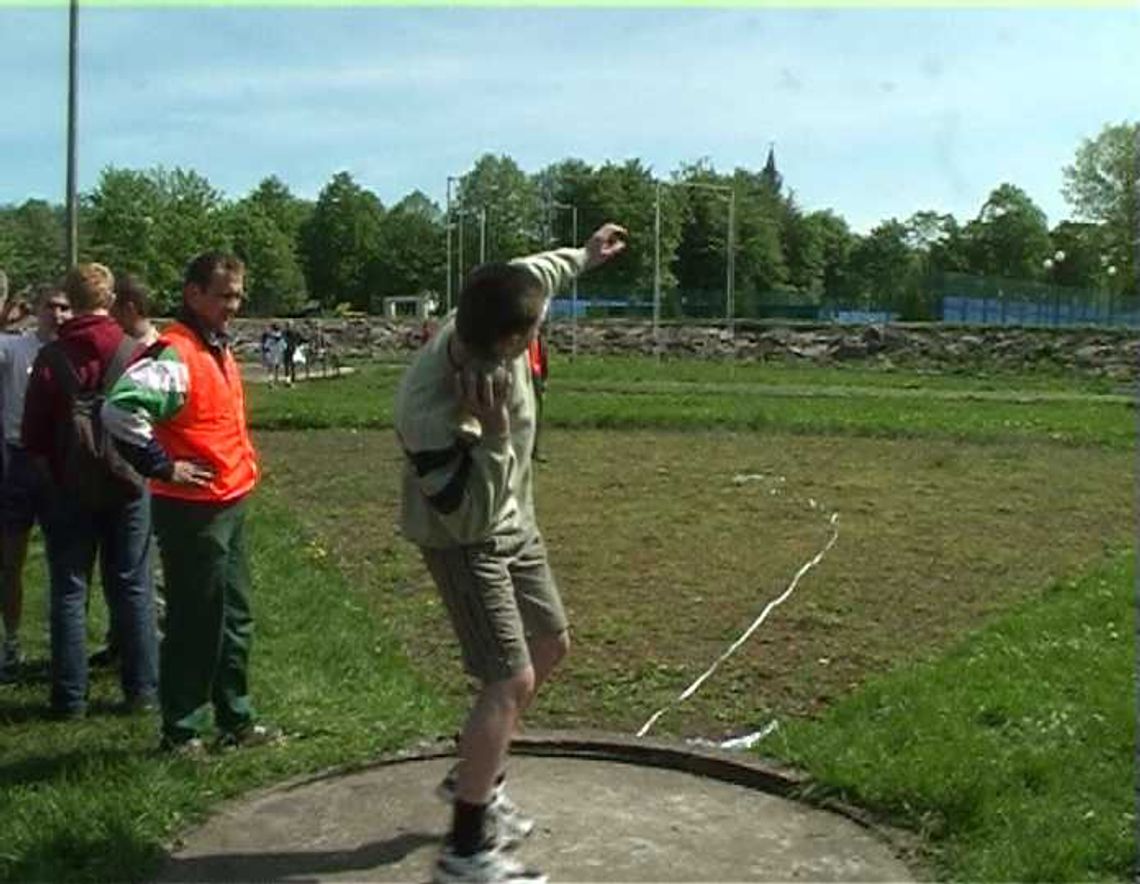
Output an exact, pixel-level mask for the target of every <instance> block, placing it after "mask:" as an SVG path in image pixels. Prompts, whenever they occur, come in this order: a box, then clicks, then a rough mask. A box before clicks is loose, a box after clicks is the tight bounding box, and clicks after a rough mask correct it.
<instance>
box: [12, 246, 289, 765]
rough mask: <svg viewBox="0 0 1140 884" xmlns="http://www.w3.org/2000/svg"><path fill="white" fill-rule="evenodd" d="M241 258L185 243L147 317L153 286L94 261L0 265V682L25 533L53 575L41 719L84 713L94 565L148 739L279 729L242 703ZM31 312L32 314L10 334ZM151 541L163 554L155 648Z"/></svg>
mask: <svg viewBox="0 0 1140 884" xmlns="http://www.w3.org/2000/svg"><path fill="white" fill-rule="evenodd" d="M244 279H245V268H244V266H243V264H242V262H241V261H240V260H239V259H237V258H235V257H233V256H230V255H225V254H222V253H216V252H210V253H205V254H202V255H199V256H198V257H196V258H195V259H194V260H193V261H191V262H190V264H189V265H188V267H187V269H186V274H185V277H184V282H183V288H182V300H181V307H180V309H179V311H178V315H177V316H176V318H175V320H174V321H173V322H171V323H169V324H168V325H167V326H166V327H164V328H163V329H162V331H161V332H159V331H158V330H157V329H156V328H155V327H154V325H153V324H152V323H151V321H150V318H149V315H150V295H149V292H148V290H147V288H146V286H145V285H143V284H142V283H141V282H140V281H139V280H137V279H134V278H133V277H131V276H127V275H124V276H120V277H119V278H118V279H116V277H115V275H114V274H113V273H112V272H111V270H109V269H108V268H107V267H105V266H103V265H101V264H95V263H84V264H78V265H76V266H75V267H73V268H71V270H69V271H68V273H67V274H66V275H65V277H64V278H63V279H62V280H61V281H60V282H59V283H49V284H44V285H41V286H40V287H38V288H37V289H35V290H34V291H32V292H24V293H21V295H20V296H13V297H9V294H8V291H7V279H6V277H4V276H3V274H2V272H0V301H2V307H0V332H3V333H2V334H0V415H2V423H3V434H4V439H3V442H4V446H3V462H2V467H3V472H2V476H0V537H2V545H0V564H2V578H3V580H2V589H3V613H4V643H3V652H2V655H0V681H4V682H12V681H17V680H20V678H21V676H22V674H23V670H24V668H25V659H24V655H23V653H22V651H21V642H20V639H21V627H22V625H23V624H22V620H23V598H24V587H23V572H24V567H25V559H26V557H27V550H28V541H29V536H30V532H31V530H32V528H33V527H34V526H36V525H38V526H39V527H40V529H41V531H42V533H43V537H44V542H45V543H44V546H45V552H46V559H47V570H48V583H49V592H48V607H49V615H48V620H49V624H50V644H51V652H50V678H49V681H50V694H49V698H48V699H49V708H50V712H51V714H52V715H53V716H55V717H58V718H62V719H78V718H83V717H85V716H86V715H87V714H88V712H89V703H88V701H89V677H88V676H89V664H90V660H89V657H88V654H87V647H86V636H87V628H86V619H87V610H88V589H89V587H90V584H91V581H92V576H93V574H94V570H95V566H96V563H98V566H99V575H100V579H101V583H102V586H103V593H104V597H105V599H106V603H107V607H108V612H109V622H110V629H109V635H108V645H109V647H108V648H107V649H105V650H104V652H103V653H102V654H100V655H99V658H100V659H103V660H107V661H111V662H114V663H117V665H118V668H119V682H120V686H121V689H122V701H121V704H120V707H119V710H120V711H122V712H124V713H140V712H148V711H152V710H155V709H160V710H161V716H162V734H161V747H162V748H163V749H165V750H169V751H174V752H179V753H187V754H198V753H204V752H205V751H206V750H207V746H206V743H205V742H204V740H205V737H206V735H207V731H208V729H209V718H210V714H209V713H210V710H211V707H212V709H213V718H214V725H215V726H216V731H217V741H218V743H219V744H220V745H222V746H242V745H250V744H258V743H265V742H268V741H274V740H278V739H280V738H281V735H280V732H279V731H278V730H277V729H275V728H272V727H269V726H266V725H264V724H260V723H258V722H257V721H256V717H255V714H254V710H253V707H252V704H251V702H250V698H249V687H248V663H249V650H250V639H251V635H252V624H253V620H252V614H251V611H250V604H249V589H250V586H249V583H250V579H249V567H248V563H247V560H246V553H245V544H244V530H243V527H244V518H245V500H246V497H247V496H248V494H249V492H250V491H252V489H253V487H254V485H255V484H256V482H257V477H258V467H257V461H256V456H255V454H254V450H253V447H252V444H251V443H250V440H249V434H248V431H247V428H246V420H245V403H244V393H243V387H242V381H241V374H240V371H239V369H238V365H237V362H236V360H235V359H234V355H233V352H232V350H231V347H230V340H229V337H228V335H227V333H226V331H227V325H228V322H229V320H230V318H232V316H233V315H234V314H235V313H236V312H237V310H238V307H239V306H240V304H241V300H242V298H243V295H244ZM25 320H33V323H32V327H31V328H25V329H24V330H23V331H12V329H13V328H14V327H15V326H17V325H21V324H26V323H25V322H24V321H25ZM152 538H157V541H158V550H159V552H160V554H161V555H160V558H161V563H162V574H163V593H164V596H165V617H164V623H163V634H162V640H161V648H160V647H159V631H158V618H157V616H156V592H155V571H156V567H157V562H156V561H155V556H154V549H153V547H154V544H153V542H152Z"/></svg>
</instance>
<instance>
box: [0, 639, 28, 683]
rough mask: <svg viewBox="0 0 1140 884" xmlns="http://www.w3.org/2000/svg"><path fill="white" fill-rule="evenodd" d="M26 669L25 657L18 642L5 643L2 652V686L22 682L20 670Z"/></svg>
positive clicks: (0, 681) (0, 652) (0, 661)
mask: <svg viewBox="0 0 1140 884" xmlns="http://www.w3.org/2000/svg"><path fill="white" fill-rule="evenodd" d="M23 667H24V655H23V654H21V653H20V646H19V645H18V644H17V643H16V642H8V641H6V642H4V649H3V650H2V651H0V684H14V683H16V682H17V681H19V680H20V670H21V669H22V668H23Z"/></svg>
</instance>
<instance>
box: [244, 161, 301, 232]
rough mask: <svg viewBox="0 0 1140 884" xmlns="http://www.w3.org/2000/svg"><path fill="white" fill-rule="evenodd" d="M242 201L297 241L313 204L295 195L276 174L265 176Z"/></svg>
mask: <svg viewBox="0 0 1140 884" xmlns="http://www.w3.org/2000/svg"><path fill="white" fill-rule="evenodd" d="M242 202H244V203H247V204H249V205H250V206H251V207H254V208H256V209H257V210H258V211H260V212H261V213H262V214H263V215H265V216H266V217H268V218H269V219H270V220H272V221H273V223H274V224H276V225H277V227H278V228H279V229H280V230H281V232H282V233H284V234H285V235H286V236H287V237H289V238H290V239H292V240H294V241H296V240H297V239H298V237H299V236H300V232H301V226H302V225H303V224H304V223H305V220H306V219H307V218H308V217H309V215H310V214H311V213H312V211H313V205H312V203H310V202H307V201H306V200H303V199H300V198H299V197H296V196H294V195H293V193H292V191H290V190H289V188H288V187H287V186H286V185H285V184H284V182H282V181H281V179H280V178H278V177H277V176H276V175H270V176H269V177H268V178H263V179H262V180H261V182H260V183H259V184H258V185H257V187H255V188H254V189H253V190H251V191H250V192H249V194H247V195H246V197H245V199H244V200H242Z"/></svg>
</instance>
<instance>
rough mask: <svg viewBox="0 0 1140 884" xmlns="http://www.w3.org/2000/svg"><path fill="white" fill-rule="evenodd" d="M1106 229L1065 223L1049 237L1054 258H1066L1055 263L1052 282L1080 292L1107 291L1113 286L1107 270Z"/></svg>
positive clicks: (1077, 223)
mask: <svg viewBox="0 0 1140 884" xmlns="http://www.w3.org/2000/svg"><path fill="white" fill-rule="evenodd" d="M1104 232H1105V231H1104V227H1103V226H1102V225H1099V224H1092V223H1089V222H1082V221H1062V222H1061V223H1060V224H1058V225H1057V226H1056V227H1054V228H1053V230H1052V231H1050V233H1049V241H1050V243H1051V249H1052V252H1053V254H1054V255H1056V254H1057V253H1061V254H1063V255H1064V256H1065V257H1064V258H1063V259H1062V260H1060V261H1054V264H1053V268H1052V270H1053V272H1052V276H1051V278H1052V280H1053V281H1055V282H1058V283H1060V284H1061V285H1069V286H1076V287H1079V288H1086V289H1091V288H1105V287H1107V286H1108V285H1109V284H1110V283H1111V282H1114V281H1115V280H1114V279H1113V276H1112V275H1110V274H1109V272H1108V268H1109V266H1112V265H1111V264H1110V262H1109V260H1108V256H1107V250H1106V249H1105V246H1104ZM1113 275H1114V274H1113Z"/></svg>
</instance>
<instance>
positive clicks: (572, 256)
mask: <svg viewBox="0 0 1140 884" xmlns="http://www.w3.org/2000/svg"><path fill="white" fill-rule="evenodd" d="M512 263H516V264H521V265H523V266H525V267H526V268H527V269H528V270H530V271H531V272H532V273H534V274H535V276H537V277H538V278H539V279H540V280H541V281H542V285H543V288H544V289H545V292H546V297H547V298H548V299H549V298H552V297H553V296H554V295H555V294H556V293H557V292H558V291H559V290H560V289H562V288H563V287H564V286H566V285H567V284H569V283H570V281H571V280H572V279H573V278H574V277H575V276H577V275H578V274H579V273H581V272H582V270H583V268H584V267H585V264H586V251H585V249H557V250H556V251H553V252H543V253H541V254H538V255H532V256H530V257H527V258H518V259H516V260H515V261H513V262H512ZM454 334H455V318H454V316H451V317H448V319H447V320H445V321H444V323H443V324H442V325H441V326H440V328H439V330H438V331H437V332H436V334H435V336H434V337H433V338H432V339H431V340H430V341H428V343H427V344H425V345H424V347H423V348H422V349H421V350H420V351H419V353H417V354H416V356H415V357H414V358H413V360H412V363H411V365H410V366H409V367H408V369H407V371H406V372H405V373H404V377H403V379H402V380H401V382H400V387H399V389H398V390H397V392H396V408H395V425H396V436H397V438H398V440H399V443H400V446H401V447H402V448H403V450H404V454H405V455H406V459H405V463H404V475H403V490H402V501H401V514H400V515H401V518H400V523H401V528H402V529H403V532H404V535H405V536H406V537H407V538H408V539H409V540H410V541H412V542H413V543H417V544H419V545H420V546H426V547H433V548H439V547H447V546H459V545H467V544H472V543H479V542H481V541H484V540H487V539H488V538H490V537H493V536H494V535H496V534H501V533H513V532H516V531H520V530H521V531H526V530H534V529H535V527H536V526H535V516H534V490H533V481H532V477H531V451H532V450H533V448H534V431H535V399H534V389H533V387H532V384H531V377H530V369H529V367H528V365H527V359H526V354H525V353H523V354H522V355H521V356H519V357H518V358H517V359H515V360H514V361H513V362H512V363H510V365H508V366H507V368H508V370H509V371H510V372H511V374H512V383H511V393H510V403H509V407H508V410H509V413H510V435H509V436H506V437H503V438H490V437H484V436H483V434H482V433H481V432H480V431H479V428H478V424H477V422H476V423H475V424H474V425H472V421H471V419H470V417H467V418H466V419H465V418H464V415H462V414H461V413H460V406H459V401H458V399H457V397H456V393H455V385H454V376H455V367H454V366H453V365H452V363H451V360H450V358H449V356H448V343H449V342H450V341H451V337H452V335H454Z"/></svg>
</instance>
